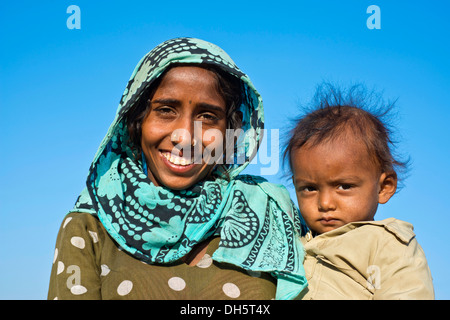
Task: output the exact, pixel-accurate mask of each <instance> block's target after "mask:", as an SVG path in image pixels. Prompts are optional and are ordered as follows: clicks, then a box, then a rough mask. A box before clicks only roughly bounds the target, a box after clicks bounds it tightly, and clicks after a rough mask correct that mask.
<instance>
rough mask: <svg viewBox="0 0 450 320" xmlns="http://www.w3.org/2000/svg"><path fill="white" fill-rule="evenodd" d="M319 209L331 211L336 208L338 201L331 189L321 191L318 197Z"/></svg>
mask: <svg viewBox="0 0 450 320" xmlns="http://www.w3.org/2000/svg"><path fill="white" fill-rule="evenodd" d="M318 208H319V211H322V212H323V211H331V210H336V203H335V200H334V197H333V194H332V192H331V191H327V190H324V191H320V192H319V198H318Z"/></svg>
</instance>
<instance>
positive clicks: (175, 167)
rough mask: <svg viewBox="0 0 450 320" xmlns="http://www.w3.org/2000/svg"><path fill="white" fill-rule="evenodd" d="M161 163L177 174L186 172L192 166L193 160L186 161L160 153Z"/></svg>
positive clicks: (167, 153) (170, 154)
mask: <svg viewBox="0 0 450 320" xmlns="http://www.w3.org/2000/svg"><path fill="white" fill-rule="evenodd" d="M161 158H162V160H163V162H164V163H165V164H166V165H167V166H168V167H169V168H170V169H171V170H172V171H175V172H178V173H183V172H187V171H189V170H191V169H192V167H193V166H194V160H193V158H190V159H186V158H183V157H179V156H176V155H174V154H172V153H171V152H161Z"/></svg>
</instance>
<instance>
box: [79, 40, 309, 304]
mask: <svg viewBox="0 0 450 320" xmlns="http://www.w3.org/2000/svg"><path fill="white" fill-rule="evenodd" d="M173 63H178V64H179V63H189V64H211V65H214V66H217V67H219V68H221V69H222V70H224V71H226V72H228V73H230V74H232V75H234V76H235V77H237V78H239V79H240V80H241V86H242V92H243V93H242V105H241V106H240V109H239V110H240V111H241V112H242V114H243V121H242V129H243V130H244V132H246V133H249V132H250V133H251V134H246V135H245V136H244V138H243V139H240V140H238V142H237V146H236V152H235V160H236V161H235V162H234V164H232V165H230V166H229V167H228V170H227V171H226V172H224V171H223V170H222V171H220V170H219V169H217V170H216V171H215V175H214V176H215V177H216V178H215V179H214V180H212V181H211V180H204V181H200V182H198V183H196V184H195V185H193V186H192V187H190V188H188V189H185V190H171V189H168V188H166V187H164V186H155V185H154V184H153V183H152V182H151V181H150V179H149V178H148V177H147V175H146V170H145V169H144V167H145V158H144V163H143V162H142V160H141V159H142V158H140V157H138V158H136V157H135V155H134V154H133V150H132V148H131V146H130V143H129V135H128V130H127V125H126V119H125V118H124V115H125V114H126V112H127V111H128V110H129V109H130V108H131V107H132V106H133V105H134V104H135V103H137V102H138V101H139V98H140V97H141V96H142V95H143V92H145V89H146V88H148V86H149V85H151V83H152V82H153V81H155V79H157V78H158V76H160V75H161V74H162V73H163V72H164V70H166V69H167V68H168V67H169V66H170V65H171V64H173ZM263 123H264V117H263V105H262V99H261V97H260V95H259V93H258V92H257V91H256V89H255V88H254V86H253V84H252V82H251V81H250V79H249V78H248V76H247V75H245V74H244V73H243V72H242V71H241V70H240V69H239V68H238V67H237V66H236V65H235V63H234V62H233V60H231V58H230V57H229V56H228V55H227V54H226V53H225V52H224V51H223V50H222V49H220V48H219V47H217V46H216V45H214V44H211V43H209V42H206V41H203V40H199V39H194V38H176V39H172V40H168V41H165V42H163V43H162V44H160V45H158V46H157V47H155V48H154V49H153V50H152V51H150V52H149V53H148V54H147V55H145V56H144V57H143V58H142V59H141V61H140V62H139V63H138V65H137V66H136V68H135V70H134V72H133V74H132V75H131V78H130V80H129V82H128V85H127V87H126V88H125V91H124V93H123V95H122V99H121V101H120V104H119V107H118V109H117V113H116V117H115V119H114V121H113V123H112V124H111V126H110V128H109V130H108V132H107V134H106V136H105V138H104V139H103V141H102V142H101V145H100V147H99V149H98V151H97V153H96V154H95V157H94V160H93V161H92V164H91V166H90V169H89V174H88V177H87V181H86V188H85V189H84V190H83V191H82V192H81V194H80V196H79V197H78V199H77V202H76V204H75V207H74V208H73V209H72V210H71V211H70V212H88V213H90V214H93V215H95V216H97V217H98V219H99V220H100V222H101V223H102V224H103V226H104V227H105V229H106V230H107V232H108V233H109V235H110V236H111V237H112V238H113V239H114V241H115V242H116V243H117V244H118V245H119V246H120V247H121V248H122V249H123V250H125V251H126V252H128V253H129V254H131V255H132V256H134V257H135V258H137V259H139V260H142V261H144V262H147V263H150V264H169V263H172V262H174V261H176V260H178V259H180V258H182V257H183V256H185V255H186V254H187V253H189V252H190V251H191V250H192V248H193V247H194V246H195V245H196V244H198V243H199V242H201V241H204V240H206V239H207V238H209V237H211V236H220V238H221V240H220V243H219V247H218V249H217V250H216V251H215V253H214V255H213V257H212V258H213V259H214V260H215V261H218V262H226V263H231V264H234V265H236V266H239V267H241V268H243V269H246V270H251V271H261V272H269V273H271V274H272V275H273V276H274V277H275V278H276V279H277V293H276V299H292V298H295V297H296V296H297V295H298V294H299V293H300V292H301V291H302V290H303V288H304V287H305V286H306V279H305V274H304V269H303V265H302V263H303V257H304V253H303V247H302V244H301V242H300V240H299V236H298V235H299V234H298V232H299V231H298V230H300V228H301V222H300V220H299V219H300V218H299V214H298V211H297V209H296V207H295V205H294V204H293V202H292V201H291V199H290V196H289V193H288V191H287V190H286V189H285V188H284V187H283V186H280V185H275V184H271V183H269V182H267V181H266V180H265V179H263V178H261V177H256V176H250V175H239V173H240V172H241V171H242V170H243V169H244V168H245V167H246V166H247V165H248V164H249V162H250V161H251V160H252V158H253V157H254V155H255V154H256V151H257V149H258V145H259V143H260V140H261V139H262V133H263ZM239 159H240V160H241V161H237V160H239ZM242 159H243V161H242ZM239 162H240V163H239ZM218 168H219V167H218Z"/></svg>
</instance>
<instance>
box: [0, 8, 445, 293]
mask: <svg viewBox="0 0 450 320" xmlns="http://www.w3.org/2000/svg"><path fill="white" fill-rule="evenodd" d="M43 2H44V4H42V3H43ZM70 5H77V6H78V7H79V8H80V10H81V13H80V18H81V19H80V22H81V23H80V27H81V28H80V29H69V28H68V26H67V20H68V19H69V18H70V17H71V13H72V11H70V13H67V8H68V7H69V6H70ZM370 5H377V6H378V7H379V8H380V10H381V11H380V12H381V13H380V16H379V20H378V21H380V22H381V23H380V27H381V29H369V28H368V26H367V20H368V19H369V20H370V16H371V13H367V8H368V7H369V6H370ZM449 14H450V2H448V1H433V2H430V1H425V0H420V1H405V0H396V1H387V0H371V1H365V0H354V1H350V0H342V1H332V0H323V1H320V2H319V1H314V2H313V1H302V0H297V1H276V2H264V1H242V0H239V1H234V0H233V1H194V2H189V1H188V2H187V1H169V2H168V1H159V4H158V2H157V1H136V0H127V1H86V0H84V1H82V0H72V1H65V0H60V1H3V2H2V4H1V5H0V44H1V50H0V61H1V64H0V68H1V69H0V94H1V98H0V132H1V137H0V150H1V151H0V152H1V157H0V218H1V222H0V299H45V298H46V295H47V288H48V281H49V276H50V269H51V266H52V260H53V253H54V245H55V240H56V235H57V232H58V229H59V226H60V223H61V222H62V219H63V217H64V215H65V214H66V213H67V211H68V210H69V209H71V208H72V206H73V204H74V202H75V200H76V197H77V196H78V194H79V192H80V191H81V190H82V188H83V185H84V183H85V179H86V175H87V171H88V168H89V165H90V162H91V160H92V158H93V157H94V154H95V151H96V150H97V148H98V146H99V144H100V141H101V140H102V138H103V136H104V135H105V134H106V131H107V129H108V127H109V125H110V123H111V122H112V120H113V118H114V115H115V111H116V108H117V106H118V103H119V99H120V97H121V95H122V92H123V90H124V88H125V86H126V83H127V81H128V79H129V77H130V75H131V73H132V71H133V69H134V67H135V65H136V64H137V62H138V61H139V60H140V58H141V57H142V56H143V55H144V54H146V53H147V52H148V51H150V50H151V49H152V48H153V47H155V46H156V45H158V44H159V43H160V42H162V41H164V40H167V39H169V38H174V37H178V36H190V37H196V38H201V39H204V40H207V41H210V42H213V43H215V44H217V45H219V46H220V47H222V48H223V49H224V50H225V51H227V52H228V54H229V55H230V56H231V57H232V58H233V60H234V61H235V62H236V64H237V65H238V66H239V67H240V68H241V69H242V70H243V71H244V72H246V73H247V74H249V76H250V78H251V79H252V80H253V82H254V84H255V86H256V88H257V89H258V91H259V92H260V93H261V95H262V97H263V100H264V107H265V115H266V128H267V129H269V137H270V130H271V129H279V133H280V136H283V135H284V134H285V133H286V130H287V129H286V128H288V124H289V123H288V119H289V118H291V117H293V116H295V115H296V114H297V113H298V105H299V103H301V102H307V101H308V100H309V98H310V97H311V96H312V94H313V93H314V89H315V86H316V85H317V84H318V83H319V82H321V81H323V80H329V81H333V82H338V83H341V84H343V85H349V84H352V83H359V82H362V83H365V84H366V85H367V86H368V87H369V88H376V89H377V90H379V91H383V92H384V96H385V98H386V99H398V101H397V111H398V117H397V118H396V121H395V124H396V127H397V129H398V132H397V133H398V134H396V138H398V141H399V151H400V152H401V154H403V155H406V156H410V157H411V160H412V162H411V170H410V175H409V178H408V179H407V180H405V187H404V188H403V189H402V190H401V191H400V192H399V193H398V194H397V195H395V196H394V198H392V199H391V200H390V201H389V202H388V203H387V204H386V205H383V206H382V207H380V209H379V212H378V213H377V216H376V218H377V219H384V218H387V217H391V216H393V217H397V218H399V219H402V220H406V221H409V222H411V223H413V224H414V226H415V232H416V235H417V239H418V241H419V243H420V244H421V245H422V247H423V249H424V251H425V254H426V256H427V258H428V262H429V265H430V268H431V272H432V274H433V278H434V285H435V291H436V298H437V299H450V273H449V272H448V270H449V268H450V250H449V245H448V244H447V243H448V239H447V236H448V231H447V230H446V229H447V224H448V220H449V219H448V208H447V205H446V203H447V202H448V201H449V200H448V199H449V194H450V192H449V191H450V184H449V181H450V173H449V171H450V170H449V158H450V148H449V147H450V143H449V138H450V124H449V120H450V103H449V101H450V63H449V58H450V41H449V40H448V39H449V37H450V25H449V23H448V16H449ZM257 159H258V158H257ZM259 163H261V161H259ZM280 165H281V164H280ZM263 167H264V165H263ZM247 172H248V173H254V174H259V173H260V172H261V164H259V165H258V164H256V165H252V166H250V167H249V169H248V170H247ZM283 174H284V172H283V171H282V170H281V169H280V170H277V171H276V172H275V174H270V175H267V176H266V177H267V178H268V179H269V180H270V181H272V182H277V183H283V184H285V185H286V186H288V188H289V190H290V191H291V193H292V195H294V193H293V190H292V187H291V186H290V181H289V179H285V178H283Z"/></svg>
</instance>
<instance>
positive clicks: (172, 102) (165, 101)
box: [150, 98, 181, 105]
mask: <svg viewBox="0 0 450 320" xmlns="http://www.w3.org/2000/svg"><path fill="white" fill-rule="evenodd" d="M150 103H152V104H153V103H158V104H170V105H179V104H181V102H180V101H179V100H177V99H171V98H168V99H164V98H163V99H155V100H151V101H150Z"/></svg>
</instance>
